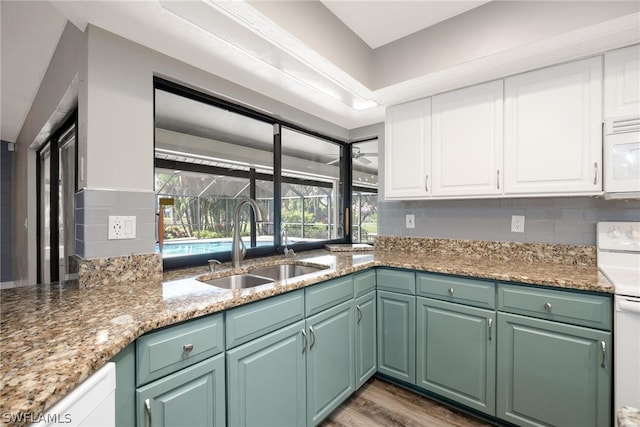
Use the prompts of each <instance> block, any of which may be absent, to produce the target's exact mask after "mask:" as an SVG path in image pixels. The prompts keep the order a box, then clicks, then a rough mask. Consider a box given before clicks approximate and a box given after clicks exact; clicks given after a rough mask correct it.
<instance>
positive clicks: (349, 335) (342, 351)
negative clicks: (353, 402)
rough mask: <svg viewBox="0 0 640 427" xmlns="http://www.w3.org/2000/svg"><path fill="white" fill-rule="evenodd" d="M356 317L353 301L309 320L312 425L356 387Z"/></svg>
mask: <svg viewBox="0 0 640 427" xmlns="http://www.w3.org/2000/svg"><path fill="white" fill-rule="evenodd" d="M354 317H355V316H354V304H353V300H350V301H346V302H343V303H342V304H340V305H337V306H335V307H332V308H330V309H328V310H325V311H323V312H322V313H318V314H316V315H315V316H312V317H310V318H308V319H307V336H308V338H309V347H308V351H307V425H308V426H312V425H316V424H318V423H319V422H320V421H322V420H323V419H324V418H325V417H326V416H327V415H329V414H330V413H331V411H333V410H334V409H335V408H337V407H338V406H339V405H340V403H342V402H343V401H344V400H345V399H346V398H347V397H349V396H350V395H351V393H353V391H354V390H355V377H356V374H355V355H354V344H355V343H354V341H355V339H354V327H353V323H354V321H355V320H354ZM298 425H301V424H298Z"/></svg>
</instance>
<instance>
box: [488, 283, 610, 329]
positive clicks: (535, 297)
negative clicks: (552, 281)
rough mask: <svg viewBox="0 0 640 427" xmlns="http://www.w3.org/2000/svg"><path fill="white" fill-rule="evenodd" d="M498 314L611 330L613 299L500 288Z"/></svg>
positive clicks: (532, 289) (546, 290)
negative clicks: (504, 312)
mask: <svg viewBox="0 0 640 427" xmlns="http://www.w3.org/2000/svg"><path fill="white" fill-rule="evenodd" d="M498 310H500V311H506V312H510V313H516V314H523V315H525V316H532V317H538V318H541V319H547V320H553V321H556V322H564V323H570V324H573V325H580V326H588V327H591V328H597V329H603V330H606V331H610V330H611V325H612V316H613V313H612V303H611V297H608V296H599V295H583V294H580V293H577V292H576V293H572V292H566V291H556V290H552V289H537V288H529V287H525V286H522V287H520V286H514V285H508V284H504V283H499V284H498Z"/></svg>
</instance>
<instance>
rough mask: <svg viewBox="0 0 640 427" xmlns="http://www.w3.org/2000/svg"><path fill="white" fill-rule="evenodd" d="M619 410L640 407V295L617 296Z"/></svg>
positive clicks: (617, 403)
mask: <svg viewBox="0 0 640 427" xmlns="http://www.w3.org/2000/svg"><path fill="white" fill-rule="evenodd" d="M615 304H616V308H615V313H614V327H615V330H614V357H615V364H614V369H615V384H614V393H615V412H617V411H618V410H619V409H620V408H621V407H623V406H631V407H634V408H638V407H640V339H638V337H640V298H636V297H628V296H624V295H615Z"/></svg>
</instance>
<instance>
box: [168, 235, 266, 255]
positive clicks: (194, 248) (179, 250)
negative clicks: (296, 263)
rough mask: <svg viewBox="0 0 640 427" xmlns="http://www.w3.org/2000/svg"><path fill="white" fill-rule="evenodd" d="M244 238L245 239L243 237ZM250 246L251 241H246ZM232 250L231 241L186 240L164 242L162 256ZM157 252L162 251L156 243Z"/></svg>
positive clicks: (258, 243)
mask: <svg viewBox="0 0 640 427" xmlns="http://www.w3.org/2000/svg"><path fill="white" fill-rule="evenodd" d="M243 240H244V239H243ZM244 244H245V245H247V248H248V247H249V242H248V241H244ZM256 245H257V246H271V245H273V241H258V242H256ZM230 250H231V241H225V240H219V241H199V240H194V241H186V242H164V245H163V247H162V257H163V258H169V257H174V256H185V255H200V254H209V253H212V252H226V251H230ZM156 252H160V247H159V246H158V244H157V243H156Z"/></svg>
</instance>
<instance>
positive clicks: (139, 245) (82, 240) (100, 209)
mask: <svg viewBox="0 0 640 427" xmlns="http://www.w3.org/2000/svg"><path fill="white" fill-rule="evenodd" d="M75 207H76V255H77V256H78V257H80V258H82V259H95V258H106V257H118V256H127V255H132V254H146V253H153V252H155V241H156V234H155V232H156V231H155V230H156V225H155V224H156V223H155V221H156V214H155V193H154V192H153V191H149V192H143V191H120V190H102V189H90V190H87V189H84V190H80V191H79V192H77V193H76V196H75ZM110 215H122V216H135V217H136V237H135V239H122V240H109V239H108V238H107V237H108V224H109V216H110Z"/></svg>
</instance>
